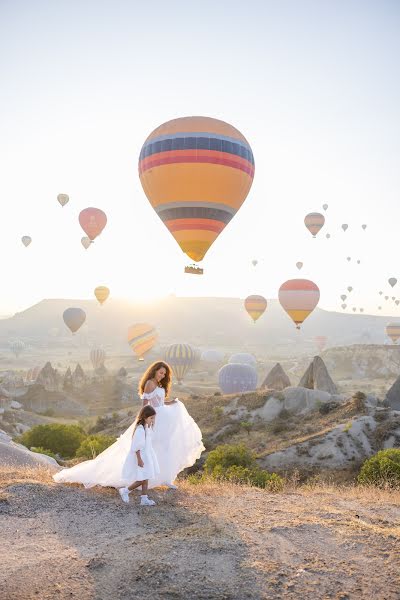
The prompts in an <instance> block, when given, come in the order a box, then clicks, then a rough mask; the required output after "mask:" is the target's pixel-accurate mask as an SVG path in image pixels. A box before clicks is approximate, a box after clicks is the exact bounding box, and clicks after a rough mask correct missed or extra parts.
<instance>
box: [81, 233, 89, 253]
mask: <svg viewBox="0 0 400 600" xmlns="http://www.w3.org/2000/svg"><path fill="white" fill-rule="evenodd" d="M91 243H92V242H91V241H90V239H89V238H88V237H87V235H84V236H83V238H81V244H82V246H83V247H84V248H85V250H87V249H88V248H89V246H90V244H91Z"/></svg>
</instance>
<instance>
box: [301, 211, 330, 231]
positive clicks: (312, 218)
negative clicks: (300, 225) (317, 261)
mask: <svg viewBox="0 0 400 600" xmlns="http://www.w3.org/2000/svg"><path fill="white" fill-rule="evenodd" d="M324 223H325V217H324V215H321V214H320V213H310V214H308V215H306V217H305V219H304V224H305V226H306V227H307V229H308V231H309V232H310V233H312V235H313V237H315V236H316V235H317V233H318V232H319V231H320V229H322V227H323V226H324Z"/></svg>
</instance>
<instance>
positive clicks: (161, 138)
mask: <svg viewBox="0 0 400 600" xmlns="http://www.w3.org/2000/svg"><path fill="white" fill-rule="evenodd" d="M139 176H140V181H141V184H142V187H143V190H144V192H145V194H146V196H147V198H148V200H149V202H150V204H151V206H152V207H153V208H154V210H155V212H156V213H157V214H158V216H159V217H160V219H161V220H162V222H163V223H164V225H165V226H166V227H167V229H168V230H169V231H170V233H171V234H172V235H173V237H174V238H175V240H176V241H177V243H178V244H179V246H180V248H181V250H182V251H183V252H184V253H185V254H187V255H188V256H189V257H190V258H191V259H192V260H194V261H196V262H199V261H201V260H203V258H204V256H205V254H206V253H207V251H208V250H209V248H210V246H211V245H212V244H213V242H214V241H215V240H216V239H217V237H218V235H219V234H220V233H221V232H222V231H223V229H224V228H225V227H226V226H227V224H228V223H229V222H230V220H231V219H232V218H233V216H234V215H235V214H236V213H237V211H238V210H239V208H240V207H241V205H242V204H243V202H244V201H245V199H246V197H247V195H248V193H249V191H250V188H251V185H252V183H253V177H254V158H253V153H252V150H251V147H250V145H249V143H248V142H247V140H246V138H245V137H244V136H243V135H242V134H241V133H240V132H239V131H238V130H237V129H235V127H232V125H229V124H228V123H225V122H223V121H220V120H218V119H213V118H209V117H183V118H179V119H174V120H172V121H168V122H167V123H164V124H162V125H160V127H158V128H157V129H155V130H154V131H153V132H152V133H151V134H150V135H149V137H148V138H147V140H146V141H145V143H144V145H143V148H142V150H141V152H140V156H139Z"/></svg>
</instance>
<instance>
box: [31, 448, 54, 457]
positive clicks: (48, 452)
mask: <svg viewBox="0 0 400 600" xmlns="http://www.w3.org/2000/svg"><path fill="white" fill-rule="evenodd" d="M31 451H32V452H38V453H39V454H46V456H51V458H54V459H55V460H57V455H56V454H54V452H52V451H51V450H47V449H46V448H41V447H38V448H35V446H32V447H31Z"/></svg>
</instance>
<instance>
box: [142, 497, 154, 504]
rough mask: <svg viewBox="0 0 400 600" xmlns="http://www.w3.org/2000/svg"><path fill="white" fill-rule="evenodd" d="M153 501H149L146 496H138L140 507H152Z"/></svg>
mask: <svg viewBox="0 0 400 600" xmlns="http://www.w3.org/2000/svg"><path fill="white" fill-rule="evenodd" d="M154 505H155V502H154V500H150V498H148V497H147V496H140V506H154Z"/></svg>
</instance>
